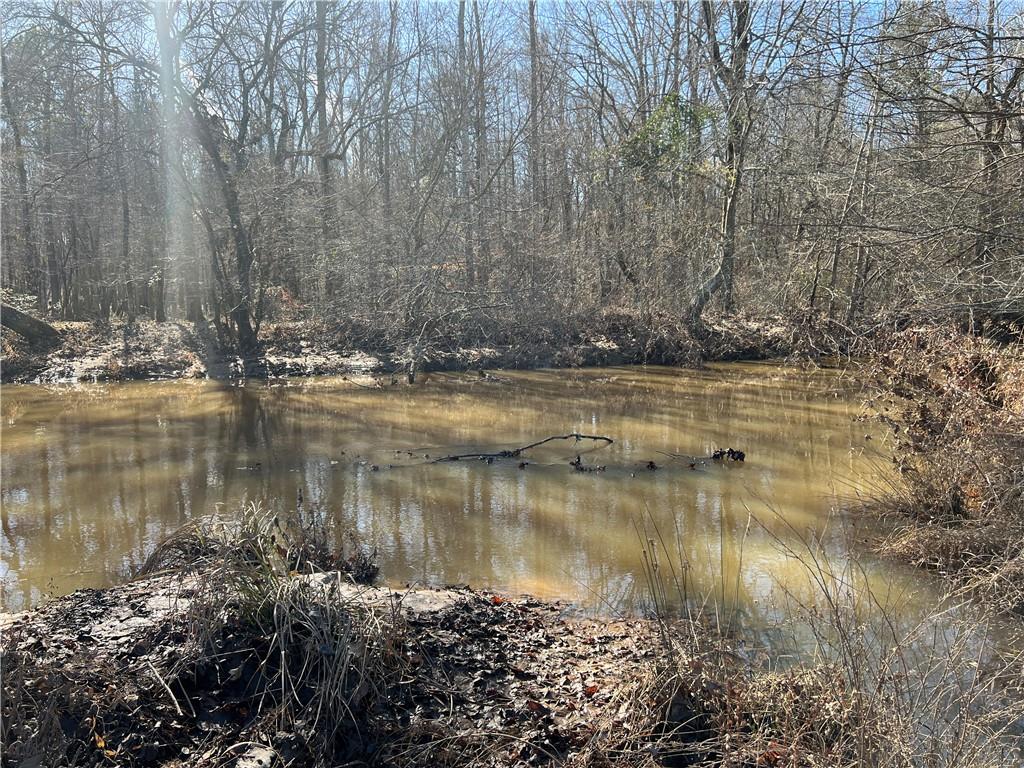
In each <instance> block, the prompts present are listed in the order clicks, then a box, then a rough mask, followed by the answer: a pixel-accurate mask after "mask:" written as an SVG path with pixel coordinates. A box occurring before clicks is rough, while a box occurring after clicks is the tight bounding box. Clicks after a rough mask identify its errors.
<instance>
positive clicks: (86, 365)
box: [0, 312, 834, 383]
mask: <svg viewBox="0 0 1024 768" xmlns="http://www.w3.org/2000/svg"><path fill="white" fill-rule="evenodd" d="M54 326H55V327H56V328H57V329H58V330H60V331H61V334H62V335H61V340H60V343H59V344H58V345H57V346H55V347H52V348H49V349H41V348H37V347H32V346H30V345H28V344H27V343H26V342H25V341H24V340H23V339H22V338H21V337H19V336H17V334H14V333H12V332H10V331H8V330H7V329H4V330H3V336H2V346H3V358H2V361H0V375H2V380H3V381H4V382H45V383H49V382H61V381H96V380H107V381H111V380H112V381H116V380H127V379H162V378H203V377H211V378H238V377H241V376H243V375H245V376H252V377H287V376H310V375H352V376H364V377H378V378H382V379H385V380H390V379H391V378H392V377H395V379H396V380H397V379H398V378H405V377H406V376H407V373H408V370H409V367H410V364H411V362H413V361H415V367H416V370H417V372H424V371H458V370H480V369H497V368H542V367H575V366H594V365H625V364H643V363H650V364H664V365H689V366H692V365H699V364H700V363H701V362H702V361H704V360H739V359H764V358H770V357H785V356H787V355H791V354H804V355H812V354H816V353H823V352H825V351H826V350H827V351H834V348H833V347H829V345H828V344H825V342H824V341H822V340H821V339H820V338H817V339H816V338H815V337H816V335H817V334H816V332H815V331H814V330H813V329H809V328H807V327H805V326H795V325H793V324H792V323H789V322H786V321H784V320H782V319H778V318H776V319H765V318H756V319H755V318H746V317H732V318H728V319H724V318H722V319H719V320H717V321H714V322H713V323H712V324H711V325H710V326H709V328H710V332H709V333H708V334H707V336H706V337H704V338H702V339H700V340H697V339H695V338H694V337H693V336H692V335H691V334H690V333H689V332H688V331H687V330H686V329H685V328H684V327H683V326H682V325H681V324H680V323H679V321H678V320H676V319H673V318H669V317H653V318H652V317H644V316H639V315H634V314H628V313H621V312H620V313H610V312H606V313H604V314H603V315H601V316H600V317H597V318H595V319H594V320H593V322H591V323H589V324H588V327H587V328H586V329H582V328H577V327H567V328H558V329H545V328H538V327H530V326H523V327H520V328H516V329H512V330H510V331H507V332H506V331H503V332H501V333H494V334H489V335H480V334H479V333H476V334H467V333H457V332H456V333H453V334H452V335H450V336H445V337H444V339H443V340H441V339H440V337H438V338H435V339H432V340H427V341H425V342H422V343H421V342H420V341H419V340H408V339H404V338H403V337H402V336H401V335H397V336H395V335H393V334H392V335H388V334H374V333H373V332H372V331H370V330H368V329H354V328H352V327H351V326H349V325H345V326H332V325H330V324H325V323H322V322H317V321H303V322H292V323H280V324H276V325H266V326H265V327H264V328H263V331H262V335H261V336H262V346H261V349H260V353H259V355H258V356H256V357H254V358H252V359H249V360H242V359H240V358H238V356H237V355H234V354H232V353H231V352H230V351H225V350H224V349H223V348H221V346H220V345H219V344H218V342H217V339H216V336H215V334H214V333H213V332H212V330H210V329H209V328H208V327H205V326H197V325H194V324H191V323H185V322H179V321H174V322H166V323H155V322H152V321H148V320H140V321H135V322H132V323H126V322H120V321H114V322H104V323H78V322H75V323H72V322H55V323H54ZM833 346H834V345H833Z"/></svg>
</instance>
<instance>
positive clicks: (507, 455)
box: [430, 432, 615, 464]
mask: <svg viewBox="0 0 1024 768" xmlns="http://www.w3.org/2000/svg"><path fill="white" fill-rule="evenodd" d="M553 440H575V441H576V442H577V443H578V442H580V441H582V440H597V441H600V442H603V443H605V444H606V445H611V444H612V443H614V442H615V441H614V440H612V439H611V438H610V437H605V436H604V435H583V434H580V433H579V432H571V433H570V434H568V435H552V436H551V437H545V438H544V439H543V440H538V441H537V442H535V443H530V444H529V445H523V446H520V447H519V448H510V449H508V450H504V451H498V452H496V453H458V454H452V455H450V456H442V457H440V458H438V459H434V460H433V461H432V462H430V463H431V464H439V463H441V462H444V461H459V460H460V459H514V458H517V457H518V456H520V455H522V453H523V452H524V451H528V450H530V449H531V448H536V447H537V446H539V445H544V443H550V442H552V441H553Z"/></svg>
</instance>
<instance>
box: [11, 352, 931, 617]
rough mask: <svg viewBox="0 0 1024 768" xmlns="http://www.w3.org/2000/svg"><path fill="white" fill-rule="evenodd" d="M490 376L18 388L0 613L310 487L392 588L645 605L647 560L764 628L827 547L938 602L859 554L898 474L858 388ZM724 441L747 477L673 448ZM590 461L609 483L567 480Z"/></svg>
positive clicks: (602, 607) (117, 570)
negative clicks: (863, 512) (215, 519)
mask: <svg viewBox="0 0 1024 768" xmlns="http://www.w3.org/2000/svg"><path fill="white" fill-rule="evenodd" d="M496 376H497V379H498V380H493V379H491V378H486V379H484V378H481V377H480V376H479V375H477V374H458V375H439V374H434V375H432V376H430V377H429V378H428V379H427V380H426V381H425V382H424V383H423V384H421V385H419V384H418V385H417V386H415V387H405V386H396V387H388V388H383V389H379V388H375V389H370V388H363V387H359V386H356V385H353V384H352V383H350V382H348V381H345V380H341V379H337V378H319V379H305V380H296V381H290V382H287V383H284V384H267V383H264V382H249V383H247V384H246V385H245V386H232V385H228V384H225V383H219V382H213V381H173V382H139V383H125V384H95V385H82V386H75V387H54V388H44V387H40V386H8V387H4V389H3V398H2V408H3V467H2V481H3V482H2V509H3V515H2V522H3V538H2V555H3V569H4V570H3V579H4V582H3V584H4V588H3V589H4V591H3V595H4V599H5V607H6V609H7V610H15V609H18V608H21V607H24V606H26V605H30V604H34V603H36V602H38V601H39V600H40V599H43V598H44V597H45V596H47V595H53V594H62V593H66V592H68V591H71V590H74V589H77V588H80V587H102V586H106V585H110V584H113V583H116V582H118V581H120V580H123V579H124V578H125V577H126V575H127V574H129V573H130V572H131V571H132V569H134V568H135V567H137V566H138V565H139V563H140V562H141V561H142V560H143V559H144V558H145V557H146V555H147V554H148V553H149V552H150V551H151V550H152V548H153V546H154V544H155V543H156V542H157V541H159V540H160V538H161V537H162V536H164V535H166V534H167V533H169V532H171V531H173V530H175V529H176V528H177V527H179V526H180V525H181V524H182V523H184V522H185V521H187V520H189V519H191V518H194V517H196V516H199V515H204V514H207V513H210V512H213V511H215V510H217V509H221V510H224V511H227V512H230V511H233V510H237V509H238V508H239V506H240V505H241V503H242V502H243V500H249V501H259V502H261V503H262V504H264V505H265V506H267V507H274V508H279V509H284V508H286V507H294V505H295V503H296V500H297V498H298V495H299V493H300V492H301V494H302V497H303V500H304V504H305V505H306V507H307V508H308V507H311V506H317V507H319V508H320V509H322V510H326V511H328V512H329V513H330V514H332V515H333V516H334V517H335V519H336V520H338V521H339V522H340V523H342V525H341V526H339V528H340V529H342V530H347V531H352V532H354V533H355V534H356V536H357V537H358V539H359V540H361V541H363V542H365V543H366V544H367V545H369V546H370V547H374V548H376V549H377V551H378V553H379V557H380V563H381V568H382V574H383V577H384V579H385V580H386V581H387V582H389V583H393V584H407V583H425V584H434V585H436V584H455V583H463V584H469V585H471V586H474V587H486V588H489V589H493V590H498V591H502V592H508V593H530V594H534V595H538V596H542V597H548V598H561V599H564V600H567V601H571V602H573V603H575V604H576V605H578V606H580V607H581V608H582V609H584V610H589V611H594V612H602V613H605V612H607V613H611V612H617V611H626V612H635V611H640V610H644V609H645V608H647V607H649V606H650V603H651V601H652V589H651V586H650V584H651V580H650V575H651V572H652V567H651V559H650V557H645V555H644V552H645V550H647V551H648V553H650V552H652V551H653V552H654V556H655V559H656V560H657V566H656V567H657V570H658V573H657V574H656V575H657V577H658V579H659V580H660V581H661V582H663V583H669V586H670V588H669V589H668V591H667V597H665V599H666V600H667V601H668V602H674V601H678V599H679V596H680V594H682V593H685V594H686V595H687V596H688V597H690V598H693V597H694V596H696V595H699V594H702V593H710V594H711V595H713V596H714V597H715V599H716V601H717V602H719V603H720V604H721V605H724V606H726V607H727V608H728V609H729V610H730V611H733V612H735V613H736V615H737V616H740V617H741V618H742V619H743V620H744V621H748V622H754V623H756V624H761V625H764V624H765V623H767V622H768V621H769V620H771V619H773V618H774V617H775V615H776V614H777V613H778V612H779V611H780V610H781V608H780V602H781V599H782V598H783V596H785V595H787V594H789V595H790V596H791V597H795V598H797V599H800V600H810V599H812V598H813V595H814V592H815V590H814V589H813V588H812V587H811V586H810V581H809V579H808V572H807V568H806V563H805V561H806V560H807V557H806V556H805V553H806V552H807V545H808V544H809V543H814V544H815V545H816V546H820V547H821V551H823V552H824V553H825V555H827V559H828V564H829V567H830V568H832V569H834V570H836V571H837V572H839V571H843V569H844V568H845V566H846V564H847V562H848V561H849V559H850V558H851V557H855V556H856V557H858V558H863V563H864V573H863V575H860V576H858V578H862V579H864V580H865V582H866V583H867V584H868V585H870V586H871V588H872V589H873V590H874V591H875V592H876V594H877V595H880V596H881V597H880V599H881V601H882V602H883V603H884V604H886V605H887V606H889V607H891V608H893V609H898V610H899V611H903V612H906V611H907V610H909V611H911V613H914V612H917V611H922V612H923V611H925V610H927V609H929V608H931V607H932V606H933V604H934V601H935V594H934V592H933V590H932V589H931V587H930V584H931V582H930V581H929V580H927V579H926V578H922V576H921V575H919V574H917V573H913V572H908V571H907V570H905V569H897V568H896V567H895V566H893V565H892V564H890V563H881V562H877V561H874V560H873V559H871V558H870V557H866V556H865V551H866V547H865V546H864V543H863V542H864V538H865V537H866V536H869V535H870V534H871V531H870V529H869V528H866V526H865V525H861V524H858V520H857V517H858V514H857V513H856V509H857V498H858V495H861V494H863V493H865V492H868V491H870V490H871V489H872V488H874V487H875V484H876V483H877V482H878V478H879V473H880V472H882V471H883V469H882V468H883V467H884V466H885V446H884V436H883V435H881V434H879V433H878V432H877V431H876V430H875V428H874V427H873V425H872V424H871V422H866V421H863V420H858V419H857V417H858V416H859V415H860V413H861V409H860V406H859V399H858V396H857V394H856V389H855V387H854V385H853V383H852V382H851V381H850V380H849V379H848V378H847V377H844V376H842V375H840V374H838V373H836V372H830V371H815V372H807V371H799V370H796V369H787V368H782V367H779V366H775V365H768V364H737V365H721V366H714V367H712V368H711V369H709V370H704V371H689V370H677V369H670V368H651V367H648V368H639V367H624V368H607V369H599V370H597V369H595V370H572V371H534V372H501V373H499V374H496ZM570 432H582V433H586V434H595V435H607V436H608V437H611V438H613V439H614V441H615V442H614V443H613V444H612V445H610V446H608V447H604V448H599V447H598V446H596V445H595V444H593V443H589V442H584V443H581V444H580V445H575V444H572V443H571V442H565V441H561V442H555V443H549V444H547V445H545V446H544V447H542V448H540V449H536V450H533V451H530V452H527V453H526V454H524V456H523V458H524V459H526V460H528V461H529V465H528V466H526V467H525V468H521V467H520V466H519V464H520V462H521V461H522V459H515V460H511V459H508V460H498V461H496V462H495V463H493V464H487V463H485V462H482V461H476V460H462V461H459V462H450V463H433V460H434V459H436V458H437V457H439V456H441V455H444V454H448V453H466V452H472V451H498V450H500V449H503V448H512V447H516V446H520V445H524V444H527V443H530V442H534V441H536V440H538V439H540V438H543V437H546V436H548V435H554V434H564V433H570ZM869 435H870V438H869V437H868V436H869ZM730 446H732V447H736V448H740V449H742V450H744V451H745V452H746V454H747V460H746V461H745V462H743V463H742V464H740V463H729V462H727V463H712V462H708V463H707V464H706V465H703V464H698V466H697V468H696V469H691V468H690V467H689V462H687V461H679V460H672V459H670V458H669V457H667V456H665V455H664V454H666V453H669V454H686V455H693V456H706V455H708V454H710V453H711V452H712V451H713V450H714V449H716V448H725V447H730ZM578 453H582V455H583V461H584V463H585V464H586V465H590V466H595V465H603V466H605V467H606V469H605V470H604V471H603V472H586V473H584V472H577V471H574V470H573V468H572V467H571V466H569V462H570V461H571V460H572V459H573V458H574V457H575V456H576V455H577V454H578ZM410 454H411V455H410ZM427 456H429V458H427ZM648 461H653V462H655V464H656V465H657V466H658V469H657V470H654V471H651V470H649V469H647V468H646V464H647V462H648ZM374 467H376V469H374Z"/></svg>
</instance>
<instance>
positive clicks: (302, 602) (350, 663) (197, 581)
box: [3, 507, 405, 766]
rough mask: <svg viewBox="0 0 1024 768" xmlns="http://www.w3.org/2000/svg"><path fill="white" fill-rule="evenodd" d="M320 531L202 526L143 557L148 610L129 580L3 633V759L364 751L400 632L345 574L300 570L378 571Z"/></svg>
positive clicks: (77, 760)
mask: <svg viewBox="0 0 1024 768" xmlns="http://www.w3.org/2000/svg"><path fill="white" fill-rule="evenodd" d="M322 531H323V529H322V528H316V527H315V526H313V525H311V524H309V523H308V522H305V523H304V522H298V521H290V522H288V523H285V522H284V521H282V520H280V519H278V518H276V517H274V516H272V515H269V514H267V513H265V512H263V511H262V510H260V509H259V508H258V507H249V508H248V509H246V510H245V511H244V512H243V513H242V515H241V516H240V518H238V519H237V520H234V521H228V520H221V519H211V520H206V521H200V522H198V523H196V524H193V525H190V526H188V527H187V528H186V529H185V530H183V531H182V532H179V533H178V534H177V535H175V536H173V537H171V538H170V539H169V540H167V541H166V542H164V543H163V544H162V545H161V546H160V547H159V548H158V549H157V551H156V552H154V554H153V556H152V557H151V558H150V559H149V561H148V562H147V564H146V569H145V570H146V572H147V573H148V574H149V578H148V579H147V580H146V581H145V582H144V584H145V585H146V591H145V593H142V594H144V595H146V596H151V597H150V599H149V601H147V600H146V599H142V600H140V593H139V591H138V590H134V591H133V589H132V585H127V586H126V587H123V588H115V589H113V590H109V591H101V592H96V591H88V590H85V591H81V592H78V593H75V594H74V595H71V596H69V597H67V598H64V599H62V600H61V601H59V602H58V603H57V606H56V608H54V609H52V610H51V611H49V612H47V613H46V614H44V616H46V617H47V618H46V620H47V621H49V622H50V624H49V625H48V626H47V627H46V628H45V629H42V630H40V628H39V627H38V626H35V625H33V624H32V623H31V622H30V623H29V624H28V625H27V626H25V627H21V628H19V629H18V630H17V631H16V636H8V637H6V638H5V642H4V654H3V666H4V704H3V708H4V712H3V714H4V718H3V721H4V723H3V743H4V745H5V747H6V748H7V754H8V757H9V758H10V759H11V760H12V761H15V762H12V764H16V761H17V760H25V761H27V762H26V763H25V764H33V762H32V761H36V763H35V764H40V765H76V766H77V765H103V764H115V763H116V764H118V765H126V766H131V765H156V764H159V765H164V764H168V765H177V764H179V762H178V761H181V762H180V764H188V765H214V764H216V765H221V764H225V763H224V760H226V759H227V757H229V756H230V757H231V760H232V761H233V760H234V759H236V758H239V757H241V756H242V754H244V753H245V752H246V751H247V750H248V747H247V745H254V746H255V745H259V744H263V745H265V744H268V743H274V750H276V752H277V753H278V757H281V758H282V759H283V758H284V756H285V754H286V753H287V755H288V761H296V760H297V761H298V764H303V765H334V764H336V763H337V762H338V761H339V760H343V759H346V756H348V757H351V756H353V755H360V754H364V753H365V752H366V745H365V744H363V743H362V740H363V734H364V732H366V730H367V728H366V724H367V722H368V720H369V719H370V718H371V717H373V716H374V713H375V706H376V705H377V704H378V703H379V702H380V701H381V700H383V699H384V698H385V697H386V693H385V690H386V689H387V688H388V687H389V686H391V685H393V684H394V683H395V682H396V681H397V680H398V679H399V677H400V676H401V674H402V671H403V669H404V668H405V662H404V657H403V656H402V655H401V653H400V652H399V651H398V650H397V649H399V648H400V647H401V641H400V637H401V635H402V633H403V632H404V623H403V622H402V620H401V619H400V617H399V616H398V615H397V614H394V613H392V612H387V611H383V612H382V611H376V610H373V609H371V608H369V607H368V606H367V605H366V604H365V602H363V601H361V600H359V599H358V595H355V594H354V593H353V590H352V588H351V587H350V586H346V585H345V584H344V583H343V579H344V580H345V581H348V578H347V577H346V576H345V575H344V574H342V573H341V572H333V573H329V574H318V575H305V576H303V575H301V573H306V574H311V573H314V572H316V571H317V570H318V569H319V568H320V567H322V566H333V565H335V564H338V563H340V564H342V565H348V566H351V567H350V572H354V573H358V574H360V575H362V576H367V575H369V571H372V572H373V573H374V574H375V568H373V567H370V566H369V565H368V564H369V561H368V560H367V556H366V555H365V554H363V555H360V556H359V557H358V558H351V557H349V558H346V559H342V558H341V557H340V555H335V554H333V553H332V552H331V550H330V548H329V545H328V543H327V541H326V540H325V539H323V538H322V536H321V534H322ZM368 568H369V571H368V570H367V569H368ZM300 572H301V573H300ZM154 574H157V575H154ZM154 600H155V601H156V603H159V604H161V605H162V606H163V609H162V610H160V611H157V612H156V613H153V612H152V611H151V608H152V606H151V605H150V604H149V603H150V602H152V601H154ZM172 604H173V606H174V608H173V610H171V611H170V613H168V612H167V608H168V606H170V605H172ZM122 621H124V622H127V623H126V624H125V623H122ZM123 638H131V639H130V640H129V641H128V642H129V647H124V645H123V642H124V641H123ZM279 734H286V736H285V737H283V738H277V736H275V735H279ZM232 745H235V746H232ZM227 747H230V748H231V749H235V748H236V747H237V749H238V751H237V752H236V753H231V752H230V751H229V752H228V753H225V751H224V750H225V748H227Z"/></svg>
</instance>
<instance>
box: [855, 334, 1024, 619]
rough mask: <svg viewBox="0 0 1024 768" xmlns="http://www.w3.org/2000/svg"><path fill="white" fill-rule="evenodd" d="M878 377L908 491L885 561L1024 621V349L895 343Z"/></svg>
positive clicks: (967, 341)
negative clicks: (909, 566)
mask: <svg viewBox="0 0 1024 768" xmlns="http://www.w3.org/2000/svg"><path fill="white" fill-rule="evenodd" d="M871 372H872V374H873V379H874V382H875V387H876V394H875V397H874V398H873V399H872V404H873V405H874V406H875V408H876V409H877V410H878V411H879V412H880V414H881V417H882V419H883V420H884V421H886V423H888V424H889V425H890V426H891V427H892V428H893V430H894V432H895V435H896V444H895V458H894V461H895V463H896V466H897V468H898V470H899V472H900V475H901V482H900V483H898V484H894V485H893V486H892V487H891V488H888V489H887V493H886V496H885V498H883V499H881V500H879V502H878V503H877V506H878V507H879V508H880V509H881V510H882V511H883V512H885V513H887V514H888V515H889V516H890V517H891V518H892V519H893V520H895V521H896V523H897V527H896V529H895V531H894V532H893V534H892V536H891V537H890V538H889V539H888V541H886V542H885V543H884V545H883V547H882V549H883V551H885V552H887V553H890V554H893V555H896V556H899V557H901V558H904V559H907V560H909V561H911V562H913V563H915V564H918V565H923V566H927V567H931V568H935V569H936V570H939V571H941V572H942V573H944V574H946V575H948V576H950V577H951V578H952V579H954V580H955V582H956V583H957V584H958V585H959V586H961V587H963V588H964V589H966V590H969V591H971V592H973V593H975V594H976V595H978V596H980V597H982V598H984V599H985V600H986V602H988V603H989V604H991V605H992V606H993V607H995V608H996V609H998V610H1000V611H1004V612H1017V613H1021V612H1024V596H1022V592H1024V588H1022V587H1021V585H1020V581H1019V579H1018V578H1017V574H1019V572H1020V562H1021V561H1022V559H1024V351H1022V349H1021V347H1020V345H1019V344H1016V345H1015V344H1010V345H1004V344H998V343H996V342H993V341H990V340H987V339H983V338H979V337H975V336H968V335H964V334H962V333H959V332H957V331H955V330H952V329H950V330H942V329H926V330H925V329H918V330H913V331H906V332H903V333H900V334H897V335H895V336H894V337H893V338H892V339H891V340H890V341H889V350H888V351H887V352H885V353H884V354H881V355H879V356H878V357H877V358H876V359H875V360H874V361H873V364H872V367H871Z"/></svg>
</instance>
